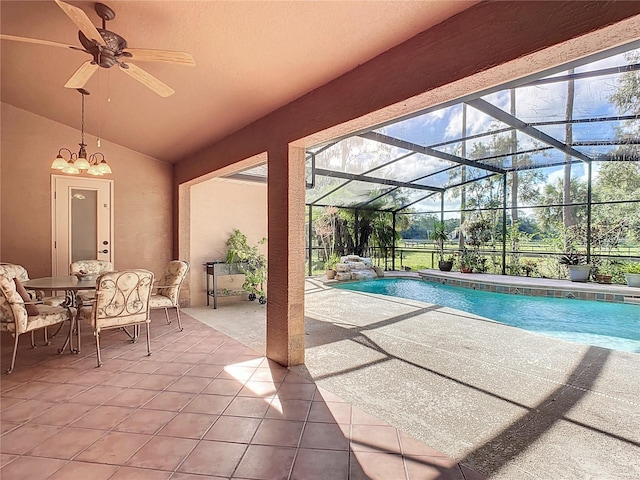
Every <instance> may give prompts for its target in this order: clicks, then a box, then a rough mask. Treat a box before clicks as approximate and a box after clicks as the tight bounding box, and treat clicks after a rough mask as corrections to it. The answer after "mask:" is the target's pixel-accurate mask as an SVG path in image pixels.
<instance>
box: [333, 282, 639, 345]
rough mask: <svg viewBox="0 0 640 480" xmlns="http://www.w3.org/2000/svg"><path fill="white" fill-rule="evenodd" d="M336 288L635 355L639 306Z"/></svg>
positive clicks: (404, 285)
mask: <svg viewBox="0 0 640 480" xmlns="http://www.w3.org/2000/svg"><path fill="white" fill-rule="evenodd" d="M335 288H340V289H345V290H354V291H358V292H368V293H379V294H382V295H390V296H393V297H401V298H408V299H412V300H418V301H421V302H427V303H435V304H438V305H442V306H444V307H451V308H455V309H457V310H462V311H465V312H469V313H473V314H476V315H480V316H482V317H485V318H489V319H491V320H495V321H498V322H500V323H504V324H507V325H512V326H514V327H519V328H522V329H524V330H529V331H532V332H537V333H541V334H544V335H550V336H552V337H556V338H561V339H563V340H567V341H570V342H575V343H582V344H586V345H596V346H599V347H605V348H610V349H613V350H622V351H626V352H635V353H640V306H639V305H631V304H622V303H611V302H594V301H589V300H575V299H568V298H548V297H532V296H526V295H510V294H506V293H494V292H485V291H481V290H472V289H469V288H460V287H452V286H449V285H441V284H439V283H431V282H426V281H424V280H411V279H399V278H397V279H379V280H369V281H363V282H352V283H344V284H338V285H336V286H335Z"/></svg>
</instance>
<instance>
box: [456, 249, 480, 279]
mask: <svg viewBox="0 0 640 480" xmlns="http://www.w3.org/2000/svg"><path fill="white" fill-rule="evenodd" d="M476 264H477V256H476V254H475V252H472V251H471V250H469V249H467V248H463V249H462V252H461V253H460V271H461V272H462V273H473V268H474V267H475V266H476Z"/></svg>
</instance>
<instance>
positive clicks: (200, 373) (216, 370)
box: [182, 363, 224, 379]
mask: <svg viewBox="0 0 640 480" xmlns="http://www.w3.org/2000/svg"><path fill="white" fill-rule="evenodd" d="M182 365H184V364H182ZM223 370H224V367H223V366H222V365H209V364H206V363H201V364H198V365H193V366H191V367H190V368H189V370H188V371H187V372H186V374H185V375H189V376H193V377H206V378H211V379H213V378H216V377H217V376H218V374H220V372H222V371H223Z"/></svg>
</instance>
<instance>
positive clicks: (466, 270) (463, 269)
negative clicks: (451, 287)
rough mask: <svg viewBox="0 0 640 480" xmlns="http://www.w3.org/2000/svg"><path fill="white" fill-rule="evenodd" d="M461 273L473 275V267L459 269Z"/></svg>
mask: <svg viewBox="0 0 640 480" xmlns="http://www.w3.org/2000/svg"><path fill="white" fill-rule="evenodd" d="M460 272H462V273H473V267H460Z"/></svg>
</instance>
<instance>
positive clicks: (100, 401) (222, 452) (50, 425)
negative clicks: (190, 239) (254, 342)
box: [0, 312, 484, 480]
mask: <svg viewBox="0 0 640 480" xmlns="http://www.w3.org/2000/svg"><path fill="white" fill-rule="evenodd" d="M152 318H153V322H152V351H153V354H152V355H151V356H149V357H147V356H146V342H145V341H141V342H140V343H138V344H131V343H130V342H129V341H127V337H126V336H125V335H124V333H123V332H120V331H106V332H103V334H102V335H101V337H100V338H101V345H102V346H103V348H102V355H103V361H104V365H103V367H101V368H96V358H95V344H94V341H93V336H92V334H91V332H90V331H89V328H88V327H87V326H84V325H83V327H84V331H83V335H82V352H81V353H80V354H77V355H75V354H69V353H64V354H61V355H59V354H57V348H58V347H59V346H60V344H61V343H62V340H63V338H61V337H62V336H63V335H62V334H60V335H58V337H57V338H55V339H54V340H53V342H52V345H50V346H44V345H41V346H39V347H38V348H36V349H31V348H30V344H29V338H28V335H23V337H22V338H21V341H20V347H19V351H18V358H17V362H16V368H15V370H14V373H13V374H11V375H6V374H4V373H3V374H2V376H1V377H0V392H1V396H0V402H1V403H0V419H1V422H0V425H1V430H0V434H1V436H0V452H1V456H0V466H1V468H0V478H3V479H7V480H22V479H29V480H39V479H49V480H59V479H91V480H103V479H105V480H106V479H111V480H123V479H135V480H147V479H149V480H155V479H158V480H162V479H171V480H204V479H238V480H240V479H246V480H249V479H253V480H278V479H283V480H286V479H299V480H316V479H327V480H341V479H345V480H346V479H352V480H356V479H358V480H359V479H384V480H396V479H411V480H414V479H421V480H428V479H439V480H448V479H457V480H464V479H466V480H471V479H473V480H476V479H482V478H484V477H482V476H481V475H479V474H478V473H476V472H474V471H472V470H470V469H468V468H467V467H465V466H464V465H461V464H458V463H456V462H455V461H454V460H451V459H449V458H447V457H446V456H445V455H444V454H441V453H440V452H438V451H435V450H434V449H432V448H430V447H428V446H426V445H424V444H422V443H420V442H418V441H417V440H416V439H414V438H412V437H410V436H409V435H407V434H405V433H403V432H401V431H399V430H397V429H396V428H394V427H392V426H390V425H389V424H387V423H386V422H384V421H382V420H379V419H377V418H375V417H373V416H371V415H369V414H367V413H366V412H364V411H362V410H360V409H358V408H356V407H354V406H352V405H351V404H350V403H347V402H345V401H343V400H342V399H340V398H339V397H337V396H335V395H333V394H331V393H330V392H328V391H326V390H323V389H322V388H319V387H317V386H316V385H315V384H314V383H311V382H309V381H308V380H306V379H304V378H302V377H300V376H298V375H296V374H294V373H293V372H290V371H288V370H287V369H285V368H283V367H282V366H280V365H278V364H275V363H273V362H271V361H269V360H267V359H265V358H264V357H263V356H261V355H260V354H258V353H257V352H256V351H254V350H252V349H250V348H248V347H245V346H244V345H243V344H241V343H239V342H238V341H236V340H233V339H231V338H230V337H228V336H226V335H224V334H222V333H220V332H218V331H217V330H214V329H213V328H211V327H208V326H206V325H204V324H202V323H200V322H199V321H197V320H194V319H193V318H191V317H189V316H188V315H183V322H184V325H185V329H184V331H183V332H179V331H178V329H177V328H176V327H175V323H174V324H171V325H167V324H166V322H165V320H164V314H163V313H162V312H154V313H153V314H152ZM37 339H38V338H37ZM39 340H40V343H42V339H41V338H39ZM12 345H13V344H12V339H11V337H10V335H9V334H8V333H6V332H3V333H2V338H1V347H2V349H1V356H0V364H1V365H2V371H3V372H4V370H6V368H7V367H8V365H9V362H10V358H11V350H12Z"/></svg>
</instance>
